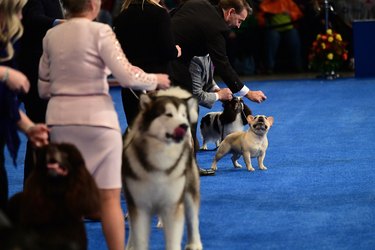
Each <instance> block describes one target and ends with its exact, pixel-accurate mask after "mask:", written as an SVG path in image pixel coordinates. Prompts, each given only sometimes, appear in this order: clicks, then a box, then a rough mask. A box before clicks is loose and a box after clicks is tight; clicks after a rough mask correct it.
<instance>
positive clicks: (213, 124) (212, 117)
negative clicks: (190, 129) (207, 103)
mask: <svg viewBox="0 0 375 250" xmlns="http://www.w3.org/2000/svg"><path fill="white" fill-rule="evenodd" d="M251 114H252V112H251V110H250V108H249V107H248V106H247V105H246V104H245V103H244V101H243V100H242V98H239V97H233V98H232V100H230V101H224V102H223V111H220V112H209V113H207V114H206V115H205V116H203V117H202V119H201V122H200V129H201V135H202V140H203V145H202V147H201V149H202V150H207V143H208V142H213V143H215V145H216V147H218V146H219V144H220V142H221V141H222V140H224V138H225V137H226V136H227V135H229V134H230V133H233V132H235V131H243V129H244V126H245V125H247V124H248V123H247V119H246V117H247V116H249V115H251Z"/></svg>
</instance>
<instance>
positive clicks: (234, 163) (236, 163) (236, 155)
mask: <svg viewBox="0 0 375 250" xmlns="http://www.w3.org/2000/svg"><path fill="white" fill-rule="evenodd" d="M240 157H241V155H240V154H238V153H233V155H232V157H231V159H232V163H233V166H234V167H235V168H242V166H241V164H239V163H238V159H239V158H240Z"/></svg>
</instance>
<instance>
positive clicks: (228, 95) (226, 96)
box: [216, 88, 233, 101]
mask: <svg viewBox="0 0 375 250" xmlns="http://www.w3.org/2000/svg"><path fill="white" fill-rule="evenodd" d="M216 93H217V94H218V95H219V100H220V101H230V100H232V97H233V94H232V91H230V89H229V88H222V89H220V90H219V91H217V92H216Z"/></svg>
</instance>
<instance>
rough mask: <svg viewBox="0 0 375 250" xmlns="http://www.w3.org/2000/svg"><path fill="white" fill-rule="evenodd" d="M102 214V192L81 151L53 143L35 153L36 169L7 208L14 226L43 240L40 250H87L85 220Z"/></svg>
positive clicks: (69, 145)
mask: <svg viewBox="0 0 375 250" xmlns="http://www.w3.org/2000/svg"><path fill="white" fill-rule="evenodd" d="M99 210H100V203H99V190H98V188H97V186H96V183H95V181H94V179H93V178H92V176H91V175H90V173H89V172H88V171H87V169H86V166H85V162H84V159H83V157H82V155H81V153H80V152H79V150H78V149H77V148H76V147H75V146H74V145H72V144H68V143H61V144H56V143H51V144H49V145H47V146H44V147H42V148H40V149H37V151H36V168H35V169H34V170H33V172H32V174H31V175H30V176H29V178H28V179H27V181H26V184H25V188H24V191H23V192H20V193H17V194H16V195H14V196H13V197H12V198H11V199H10V201H9V204H8V215H9V218H10V219H11V221H12V222H13V224H14V225H15V226H18V227H20V228H22V229H26V230H29V231H30V232H33V233H36V234H37V235H38V236H40V237H42V239H41V240H39V241H38V244H39V246H38V247H37V249H87V238H86V231H85V227H84V223H83V217H84V216H86V215H90V214H94V213H96V212H98V211H99Z"/></svg>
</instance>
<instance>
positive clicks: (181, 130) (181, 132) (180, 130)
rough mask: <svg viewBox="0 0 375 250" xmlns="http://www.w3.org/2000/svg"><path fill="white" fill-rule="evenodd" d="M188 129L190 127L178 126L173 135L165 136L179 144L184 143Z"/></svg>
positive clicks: (167, 134)
mask: <svg viewBox="0 0 375 250" xmlns="http://www.w3.org/2000/svg"><path fill="white" fill-rule="evenodd" d="M187 129H188V125H186V124H180V126H178V127H177V128H175V129H174V131H173V134H170V133H166V135H165V136H166V137H167V138H171V139H173V141H175V142H177V143H178V142H180V141H182V139H184V137H185V135H186V131H187Z"/></svg>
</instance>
